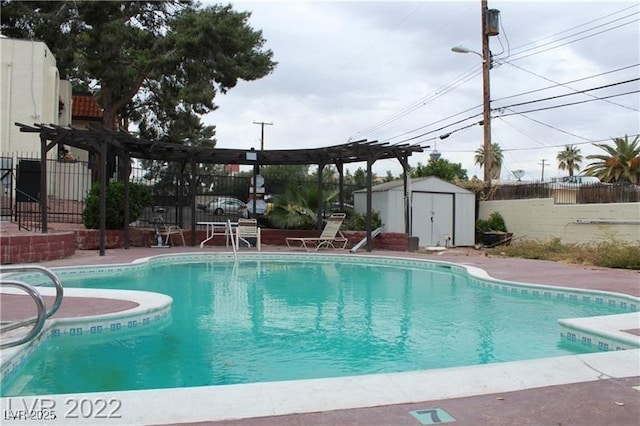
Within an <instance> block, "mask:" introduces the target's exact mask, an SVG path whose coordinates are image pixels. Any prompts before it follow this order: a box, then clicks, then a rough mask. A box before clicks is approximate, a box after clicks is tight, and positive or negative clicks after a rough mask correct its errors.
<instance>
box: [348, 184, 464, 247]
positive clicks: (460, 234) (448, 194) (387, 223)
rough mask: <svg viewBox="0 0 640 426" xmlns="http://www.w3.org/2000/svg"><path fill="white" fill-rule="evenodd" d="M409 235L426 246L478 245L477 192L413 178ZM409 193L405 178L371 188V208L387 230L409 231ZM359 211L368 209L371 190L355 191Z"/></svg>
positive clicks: (356, 206)
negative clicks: (407, 195) (406, 220)
mask: <svg viewBox="0 0 640 426" xmlns="http://www.w3.org/2000/svg"><path fill="white" fill-rule="evenodd" d="M407 192H408V193H409V194H410V201H411V203H410V205H411V207H410V211H409V218H410V219H409V223H410V226H409V235H410V236H413V237H418V244H419V245H420V246H422V247H430V246H447V245H455V246H472V245H474V244H475V206H476V202H475V200H476V199H475V194H474V193H473V192H471V191H469V190H466V189H464V188H460V187H459V186H456V185H454V184H452V183H449V182H447V181H444V180H442V179H440V178H437V177H434V176H429V177H424V178H418V179H411V180H410V181H409V182H408V183H407ZM404 199H405V194H404V185H403V181H402V180H397V181H393V182H387V183H383V184H381V185H376V186H374V187H372V189H371V208H372V210H373V211H377V212H378V213H379V215H380V219H381V220H382V223H383V225H384V230H385V231H387V232H406V226H405V216H406V215H405V202H404ZM353 207H354V211H355V212H356V213H360V214H364V213H366V211H367V191H366V189H361V190H358V191H355V192H354V193H353Z"/></svg>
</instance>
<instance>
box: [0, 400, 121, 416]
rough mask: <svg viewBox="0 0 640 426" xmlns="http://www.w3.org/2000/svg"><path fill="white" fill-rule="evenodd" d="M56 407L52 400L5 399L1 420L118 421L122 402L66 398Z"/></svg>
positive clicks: (54, 401)
mask: <svg viewBox="0 0 640 426" xmlns="http://www.w3.org/2000/svg"><path fill="white" fill-rule="evenodd" d="M63 405H64V406H63V407H56V400H55V399H53V398H46V397H45V398H42V397H36V398H7V400H6V406H5V407H4V408H3V410H2V420H4V421H10V420H36V421H47V420H58V419H120V418H122V414H121V412H120V410H121V409H122V402H121V401H120V399H118V398H66V399H65V400H64V404H63Z"/></svg>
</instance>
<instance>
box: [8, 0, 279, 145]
mask: <svg viewBox="0 0 640 426" xmlns="http://www.w3.org/2000/svg"><path fill="white" fill-rule="evenodd" d="M0 6H1V7H2V16H1V23H2V33H3V34H4V35H6V36H8V37H13V38H21V39H29V40H40V41H43V42H45V43H46V44H47V46H48V47H49V48H50V49H51V51H52V52H53V54H54V56H55V57H56V61H57V67H58V69H59V71H60V75H61V77H62V78H66V79H69V80H70V81H71V82H72V85H73V87H74V89H84V90H86V89H92V91H93V92H94V93H95V94H96V97H97V98H98V100H99V102H100V104H101V106H102V108H103V110H104V117H103V124H104V125H105V126H106V127H108V128H117V127H120V128H123V129H124V130H127V129H128V125H129V123H130V122H134V123H136V124H137V125H138V128H139V131H140V135H141V136H144V137H148V138H150V139H154V140H162V141H166V142H176V143H187V144H190V145H209V146H213V145H215V139H214V134H215V132H214V129H213V127H211V126H203V125H202V124H201V122H200V116H201V115H202V114H205V113H208V112H210V111H213V110H215V109H216V108H217V106H216V105H215V103H214V98H215V96H216V94H217V93H218V92H220V93H225V92H226V91H227V90H229V89H230V88H232V87H234V86H235V85H236V84H237V82H238V80H240V79H242V80H255V79H259V78H261V77H263V76H265V75H267V74H269V73H270V72H272V71H273V69H274V68H275V65H276V63H275V62H274V61H273V60H272V57H273V53H272V52H271V51H270V50H268V49H265V48H264V43H265V40H264V39H263V37H262V33H261V31H255V30H253V29H252V28H251V27H250V26H249V24H248V19H249V17H250V14H249V13H246V12H236V11H234V10H233V8H232V7H231V6H230V5H226V6H221V5H210V6H207V7H201V6H200V4H199V3H196V2H194V1H192V0H168V1H78V0H70V1H59V2H51V1H32V2H24V1H13V0H2V1H1V2H0Z"/></svg>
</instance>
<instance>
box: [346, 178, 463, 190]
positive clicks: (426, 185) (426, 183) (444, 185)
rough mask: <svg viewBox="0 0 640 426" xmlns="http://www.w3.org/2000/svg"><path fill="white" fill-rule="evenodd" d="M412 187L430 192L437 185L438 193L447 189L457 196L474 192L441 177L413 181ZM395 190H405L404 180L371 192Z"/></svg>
mask: <svg viewBox="0 0 640 426" xmlns="http://www.w3.org/2000/svg"><path fill="white" fill-rule="evenodd" d="M410 185H411V190H412V191H415V190H423V191H424V190H430V189H431V190H433V189H434V188H433V186H435V185H437V186H438V188H437V189H438V191H437V192H443V191H442V190H443V189H445V190H446V192H454V193H457V194H466V193H468V194H473V192H472V191H469V190H468V189H465V188H462V187H460V186H458V185H455V184H453V183H451V182H447V181H446V180H443V179H440V178H439V177H436V176H426V177H421V178H415V179H411V182H410ZM395 190H404V182H403V181H402V180H394V181H391V182H385V183H382V184H380V185H375V186H373V187H371V192H384V191H395ZM356 192H366V189H359V190H357V191H354V193H356Z"/></svg>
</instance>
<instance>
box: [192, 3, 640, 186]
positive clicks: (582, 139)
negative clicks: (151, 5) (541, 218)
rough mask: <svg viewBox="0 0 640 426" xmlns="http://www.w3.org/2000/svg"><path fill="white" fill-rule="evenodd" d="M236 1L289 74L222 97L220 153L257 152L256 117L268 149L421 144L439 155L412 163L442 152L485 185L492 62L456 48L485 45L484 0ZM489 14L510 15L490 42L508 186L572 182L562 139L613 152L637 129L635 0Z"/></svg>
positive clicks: (497, 129)
mask: <svg viewBox="0 0 640 426" xmlns="http://www.w3.org/2000/svg"><path fill="white" fill-rule="evenodd" d="M232 4H233V5H234V8H235V9H236V10H239V11H250V12H251V13H252V16H251V19H250V24H251V26H252V27H253V28H254V29H259V30H262V32H263V36H264V38H265V39H266V47H267V48H269V49H271V50H272V51H273V52H274V59H275V60H276V61H277V62H278V66H277V68H276V69H275V71H274V72H273V73H272V74H271V75H269V76H267V77H265V78H262V79H260V80H258V81H253V82H244V81H241V82H239V84H238V85H237V86H236V87H235V88H233V89H231V90H230V91H229V92H228V93H227V94H226V95H219V96H218V97H217V98H216V102H217V104H218V106H219V109H218V110H217V111H215V112H213V113H211V114H209V115H207V116H206V117H205V119H204V121H205V122H206V123H207V124H215V125H216V126H217V138H218V145H217V146H218V147H219V148H247V149H248V148H251V147H255V148H256V149H259V147H260V134H261V126H260V125H259V124H254V122H266V123H273V125H265V126H264V134H265V136H264V146H265V149H300V148H311V147H322V146H331V145H336V144H342V143H346V142H348V141H350V140H352V141H353V140H360V139H367V140H370V141H372V140H377V141H388V142H390V143H402V142H410V143H420V144H422V145H430V148H426V149H425V152H424V153H421V154H418V155H413V156H412V157H411V158H410V160H409V162H410V164H411V165H412V166H415V165H417V164H418V162H420V163H423V164H426V163H427V162H428V159H429V153H430V152H431V151H432V150H433V149H434V147H436V148H437V150H438V151H440V152H441V153H442V158H445V159H447V160H449V161H451V162H454V163H461V164H462V167H463V168H465V169H466V170H467V172H468V176H469V178H471V177H472V176H474V175H476V176H478V177H479V178H481V179H482V176H483V174H482V169H481V168H480V167H479V166H478V165H475V164H474V161H473V157H474V152H475V150H476V149H478V148H479V147H480V146H482V140H483V139H482V138H483V133H482V126H480V125H478V124H477V123H478V121H480V120H481V119H482V72H481V58H480V57H479V56H478V55H475V54H473V53H470V54H460V53H453V52H451V47H453V46H457V45H462V46H465V47H467V48H468V49H471V50H474V51H481V49H482V46H481V43H482V41H481V31H480V25H481V21H480V0H474V1H447V2H435V1H420V2H418V1H414V2H368V1H351V2H343V1H333V2H316V1H309V2H300V1H295V2H288V1H284V2H266V1H264V2H244V1H238V2H233V3H232ZM489 8H493V9H498V10H499V11H500V21H501V22H500V24H501V28H500V35H499V36H495V37H491V38H490V48H491V51H492V53H493V56H494V67H493V69H492V70H491V99H492V104H491V106H492V109H494V111H493V112H492V117H493V119H492V140H493V142H497V143H499V144H500V146H501V147H502V149H503V151H504V164H503V168H502V175H501V177H502V179H514V177H513V174H512V173H511V172H512V171H513V170H518V169H521V170H524V171H525V172H526V174H525V176H524V177H523V179H526V180H538V179H540V178H541V177H542V169H543V163H544V177H545V179H548V178H551V177H557V176H564V175H566V174H567V172H566V171H560V170H558V167H557V161H556V156H557V154H558V152H559V151H560V150H562V149H563V147H564V145H566V144H575V145H576V146H577V147H579V148H580V149H581V152H582V154H583V155H585V156H586V155H588V154H597V153H604V151H602V150H601V149H599V148H597V147H594V146H593V143H594V142H596V143H610V142H611V138H612V137H619V136H624V135H625V134H628V135H636V134H638V133H640V118H639V117H640V114H639V110H640V95H639V93H638V91H639V90H640V83H639V81H638V78H639V77H640V65H639V64H640V24H639V18H640V5H639V4H638V3H637V2H636V3H632V2H619V1H602V2H596V1H587V2H572V1H566V2H561V1H554V2H542V1H535V2H519V1H516V2H502V1H489ZM630 80H632V81H630ZM633 80H635V81H633ZM603 86H608V87H603ZM546 98H552V99H548V100H544V99H546ZM534 101H536V102H534ZM567 104H571V105H567ZM561 105H564V106H562V107H559V106H561ZM474 123H475V124H474ZM447 133H449V134H450V136H449V137H448V138H446V139H440V138H439V137H440V136H441V135H445V134H447ZM588 162H589V161H588V160H585V161H584V162H583V165H582V166H583V167H584V166H586V164H587V163H588ZM365 166H366V165H365V164H354V165H351V166H348V168H349V169H350V170H351V171H353V170H355V169H356V168H358V167H363V168H364V167H365ZM373 170H374V172H375V173H376V174H377V175H379V176H384V175H386V173H387V171H388V170H389V171H391V172H392V174H394V175H398V174H399V173H400V172H401V167H400V165H399V164H398V163H397V161H391V160H386V161H379V162H377V163H376V164H375V165H374V169H373Z"/></svg>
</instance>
